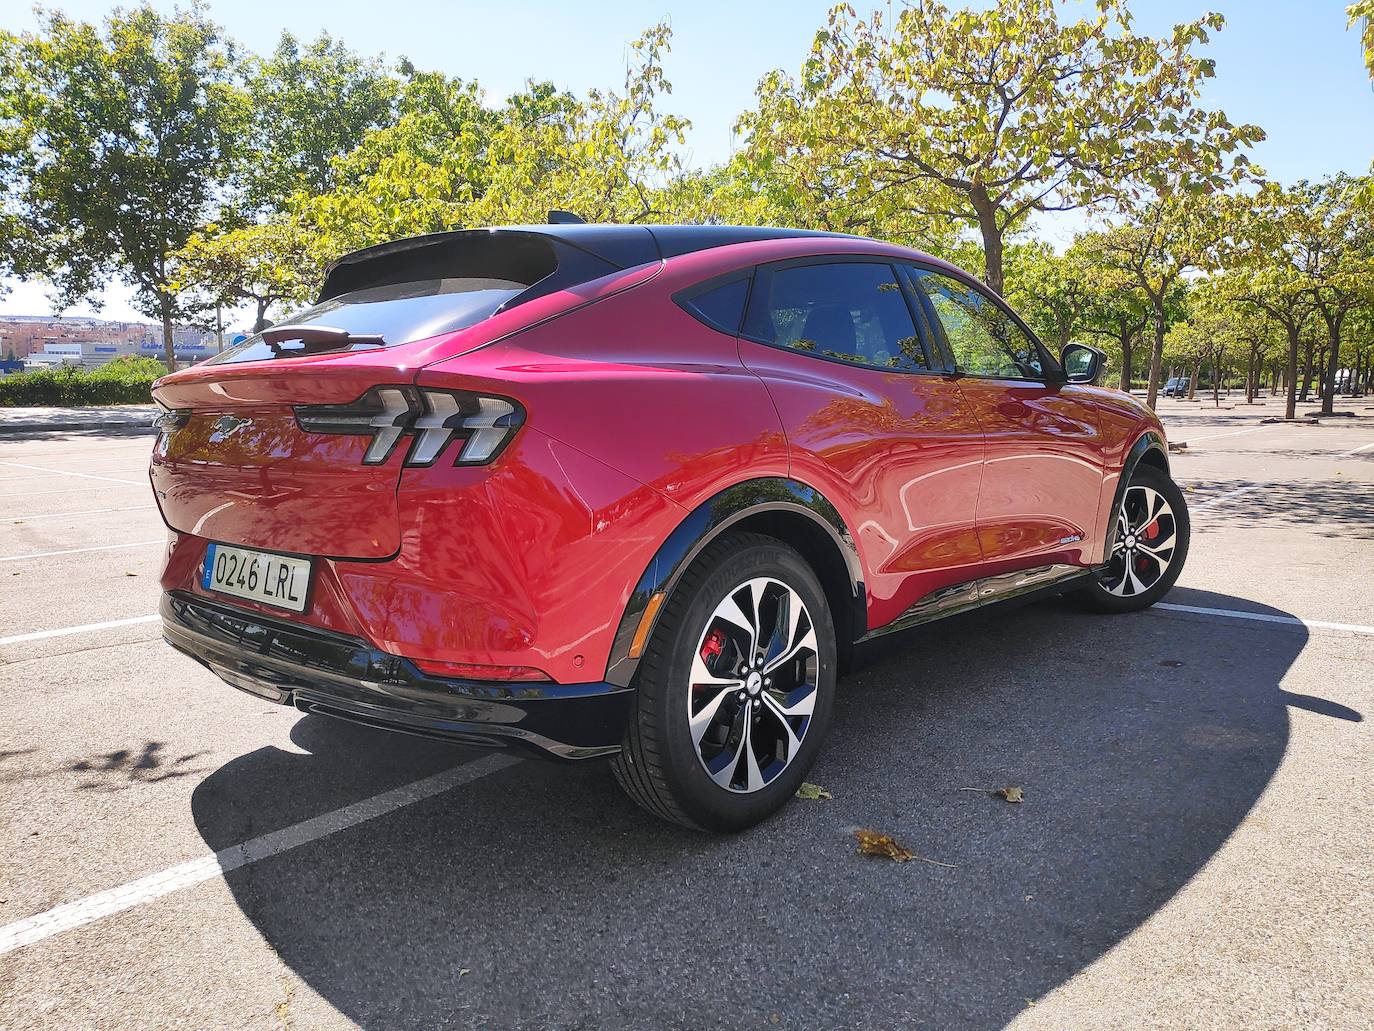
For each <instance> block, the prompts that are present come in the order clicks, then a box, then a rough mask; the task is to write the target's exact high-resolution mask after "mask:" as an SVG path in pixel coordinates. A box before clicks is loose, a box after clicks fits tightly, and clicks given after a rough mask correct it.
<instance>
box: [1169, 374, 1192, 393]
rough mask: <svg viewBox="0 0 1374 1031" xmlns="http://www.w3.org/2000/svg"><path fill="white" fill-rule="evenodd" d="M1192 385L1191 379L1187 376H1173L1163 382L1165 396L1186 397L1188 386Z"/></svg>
mask: <svg viewBox="0 0 1374 1031" xmlns="http://www.w3.org/2000/svg"><path fill="white" fill-rule="evenodd" d="M1192 385H1193V381H1192V379H1191V378H1190V377H1188V376H1174V377H1172V378H1171V379H1170V380H1169V382H1167V383H1165V384H1164V396H1165V397H1187V396H1188V388H1189V387H1191V386H1192Z"/></svg>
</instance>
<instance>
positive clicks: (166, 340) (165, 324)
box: [162, 301, 177, 372]
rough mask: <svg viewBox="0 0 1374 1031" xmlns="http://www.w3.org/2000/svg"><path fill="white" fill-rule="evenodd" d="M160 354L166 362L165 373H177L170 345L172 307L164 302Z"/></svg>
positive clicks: (174, 355) (173, 350) (175, 358)
mask: <svg viewBox="0 0 1374 1031" xmlns="http://www.w3.org/2000/svg"><path fill="white" fill-rule="evenodd" d="M162 354H163V359H164V360H165V361H166V362H167V371H168V372H176V371H177V356H176V351H175V349H174V348H173V343H172V306H171V305H170V304H168V303H167V302H166V301H164V302H163V304H162Z"/></svg>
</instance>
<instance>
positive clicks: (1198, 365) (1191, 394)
mask: <svg viewBox="0 0 1374 1031" xmlns="http://www.w3.org/2000/svg"><path fill="white" fill-rule="evenodd" d="M1201 376H1202V359H1201V358H1196V359H1194V360H1193V367H1192V368H1191V369H1189V370H1188V400H1189V401H1195V400H1197V381H1198V379H1199V378H1200V377H1201Z"/></svg>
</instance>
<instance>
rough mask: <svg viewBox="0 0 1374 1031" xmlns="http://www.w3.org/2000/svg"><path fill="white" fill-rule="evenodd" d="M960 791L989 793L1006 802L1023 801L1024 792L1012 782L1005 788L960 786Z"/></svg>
mask: <svg viewBox="0 0 1374 1031" xmlns="http://www.w3.org/2000/svg"><path fill="white" fill-rule="evenodd" d="M959 790H960V791H977V792H979V793H981V794H984V795H991V796H992V797H993V798H1002V799H1005V800H1006V801H1008V802H1024V801H1025V800H1026V794H1025V792H1024V791H1022V790H1021V789H1020V788H1018V787H1016V786H1015V785H1014V784H1013V785H1009V786H1008V787H1005V788H960V789H959Z"/></svg>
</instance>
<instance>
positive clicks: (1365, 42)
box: [1345, 0, 1374, 79]
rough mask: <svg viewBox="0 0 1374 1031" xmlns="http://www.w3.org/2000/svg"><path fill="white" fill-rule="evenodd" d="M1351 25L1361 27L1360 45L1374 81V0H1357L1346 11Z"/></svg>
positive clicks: (1365, 63) (1366, 65)
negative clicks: (1357, 24)
mask: <svg viewBox="0 0 1374 1031" xmlns="http://www.w3.org/2000/svg"><path fill="white" fill-rule="evenodd" d="M1345 13H1346V15H1347V17H1349V19H1350V24H1351V25H1354V24H1356V23H1357V22H1358V23H1359V26H1360V44H1361V46H1363V47H1364V65H1365V67H1366V68H1368V69H1369V77H1370V78H1371V79H1374V0H1355V3H1353V4H1351V5H1350V6H1349V7H1347V8H1346V9H1345Z"/></svg>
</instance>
